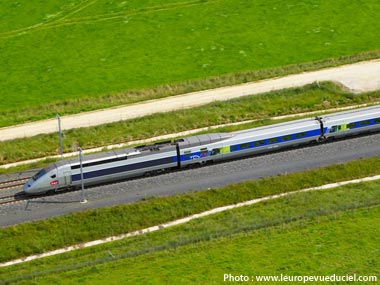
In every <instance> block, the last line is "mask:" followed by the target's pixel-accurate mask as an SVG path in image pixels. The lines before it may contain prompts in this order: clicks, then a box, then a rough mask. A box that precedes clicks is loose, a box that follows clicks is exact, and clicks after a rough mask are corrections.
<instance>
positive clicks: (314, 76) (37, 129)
mask: <svg viewBox="0 0 380 285" xmlns="http://www.w3.org/2000/svg"><path fill="white" fill-rule="evenodd" d="M315 81H335V82H339V83H340V84H342V85H344V86H346V87H347V88H348V89H350V90H351V91H353V92H365V91H372V90H378V89H380V60H372V61H366V62H359V63H354V64H349V65H342V66H339V67H334V68H326V69H321V70H317V71H310V72H304V73H301V74H294V75H288V76H284V77H280V78H273V79H268V80H262V81H258V82H253V83H246V84H241V85H236V86H228V87H223V88H217V89H212V90H206V91H200V92H193V93H189V94H183V95H179V96H172V97H168V98H163V99H159V100H152V101H147V102H142V103H138V104H133V105H128V106H122V107H118V108H111V109H105V110H99V111H93V112H87V113H81V114H77V115H71V116H64V117H62V118H61V121H62V129H63V130H67V129H73V128H79V127H90V126H96V125H101V124H105V123H110V122H117V121H121V120H127V119H132V118H136V117H142V116H146V115H149V114H153V113H157V112H167V111H173V110H177V109H184V108H191V107H194V106H201V105H204V104H207V103H211V102H214V101H221V100H229V99H233V98H237V97H242V96H247V95H253V94H260V93H264V92H270V91H273V90H279V89H284V88H291V87H297V86H303V85H306V84H310V83H313V82H315ZM56 131H57V121H56V119H55V118H54V119H51V120H45V121H39V122H34V123H28V124H24V125H18V126H12V127H6V128H1V129H0V141H2V140H10V139H15V138H23V137H30V136H34V135H37V134H42V133H52V132H56Z"/></svg>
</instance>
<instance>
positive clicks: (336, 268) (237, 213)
mask: <svg viewBox="0 0 380 285" xmlns="http://www.w3.org/2000/svg"><path fill="white" fill-rule="evenodd" d="M371 162H372V164H373V163H374V160H372V161H371ZM366 163H367V164H368V165H369V163H370V161H369V160H367V162H364V161H362V162H361V165H359V164H358V162H353V163H350V164H346V165H345V166H343V165H340V166H338V167H337V166H332V167H328V168H325V169H323V170H322V171H308V172H305V173H300V174H294V175H287V176H283V177H277V178H271V179H264V180H260V181H256V182H249V183H241V184H239V185H232V186H228V187H224V188H221V189H218V190H217V191H208V192H203V193H197V194H191V195H190V196H189V195H183V196H178V197H171V198H164V199H162V198H157V199H153V200H150V201H147V202H144V203H142V204H141V205H140V206H138V208H137V209H139V211H143V210H144V208H145V210H146V215H145V217H142V215H138V214H135V215H134V216H133V219H134V221H133V223H136V222H137V220H136V219H141V222H142V223H150V222H153V221H152V220H151V219H152V218H153V217H155V219H157V218H159V219H162V218H164V219H169V220H172V219H174V216H173V214H174V212H172V210H171V209H174V208H176V212H177V213H178V212H180V211H182V210H185V209H186V205H187V206H190V205H191V204H192V202H191V200H194V203H197V204H198V205H199V206H200V205H201V204H204V206H206V205H207V206H206V207H210V208H211V207H215V206H216V205H217V204H219V205H220V204H224V203H226V204H228V203H235V202H237V201H239V200H244V199H247V198H248V197H249V195H251V197H252V196H255V197H260V196H267V195H269V194H270V193H275V192H277V193H280V192H287V191H291V190H290V189H293V190H294V189H300V188H302V186H306V187H307V186H309V185H313V184H314V185H318V184H319V183H320V182H321V181H323V180H324V179H323V178H317V179H315V180H316V181H313V182H311V179H310V177H312V176H313V175H314V177H315V176H318V174H319V175H321V177H326V178H327V177H331V176H333V178H332V179H334V178H335V180H339V179H338V177H339V176H341V175H343V176H344V172H346V173H347V176H348V177H351V176H352V175H355V176H357V175H358V174H359V173H360V172H362V171H363V169H364V168H365V165H366ZM377 163H378V161H377ZM354 169H355V170H357V172H356V171H355V170H354ZM361 174H364V173H361ZM361 174H359V175H361ZM367 174H368V173H367ZM343 176H342V177H343ZM301 181H302V182H301ZM306 181H307V182H306ZM317 181H318V182H317ZM305 182H306V183H307V184H308V185H305ZM325 182H328V179H326V180H325ZM322 184H323V182H322ZM301 185H302V186H301ZM234 192H238V193H234ZM242 193H245V194H244V195H243V196H240V195H239V194H242ZM249 193H250V194H249ZM379 194H380V188H379V183H378V182H370V183H362V184H360V185H348V186H344V187H339V188H335V189H330V190H323V191H317V192H311V193H299V194H293V195H291V196H287V197H283V198H279V199H275V200H272V201H266V202H263V203H259V204H256V205H253V206H249V207H243V208H239V209H235V210H232V211H227V212H223V213H220V214H215V215H212V216H210V217H207V218H202V219H198V220H194V221H192V222H190V223H188V224H185V225H181V226H176V227H173V228H169V229H165V230H161V231H160V232H156V233H151V234H148V235H143V236H140V237H134V238H131V239H126V240H122V241H118V242H114V243H111V244H106V245H103V246H99V247H95V248H88V249H84V250H80V251H77V252H72V253H68V254H64V255H60V256H54V257H50V258H44V259H42V260H38V261H33V262H28V263H25V264H20V265H15V266H12V267H8V268H1V269H0V274H1V278H2V279H3V280H9V279H12V278H15V279H19V280H21V283H20V284H30V282H32V283H33V282H34V283H36V284H37V283H38V284H52V283H54V284H78V283H83V284H104V282H105V281H107V282H108V283H109V284H120V282H122V283H123V284H124V283H128V284H168V283H169V284H221V283H222V280H221V279H222V278H223V274H225V273H232V274H234V275H240V274H244V275H265V274H269V275H276V274H281V273H283V274H288V275H332V274H334V273H335V274H338V275H345V274H350V275H352V274H354V273H356V274H358V275H377V276H379V274H380V271H379V265H380V258H379V255H378V246H377V245H378V242H379V241H380V240H379V233H380V232H379V227H378V226H376V225H377V224H378V223H379V221H380V220H379V211H380V210H379V203H380V200H379V197H380V196H379ZM190 197H192V198H190ZM218 197H219V198H222V197H223V198H222V199H221V200H219V199H218ZM181 199H182V201H181ZM201 201H203V202H201ZM173 202H175V203H174V204H172V203H173ZM215 203H216V204H215ZM149 204H151V205H149ZM194 205H195V204H194ZM132 207H134V206H132ZM202 207H203V206H202ZM128 208H130V207H129V206H122V207H116V208H114V209H113V210H112V209H109V210H108V211H102V212H100V211H98V210H97V211H90V212H87V213H81V214H74V215H71V216H67V217H64V218H56V219H52V220H51V221H49V220H48V221H45V222H34V223H32V224H30V225H28V224H26V225H20V226H16V227H12V228H9V229H4V230H3V232H4V233H5V234H4V235H3V236H2V239H3V241H6V243H7V248H8V249H9V250H8V252H10V251H11V250H16V249H17V248H14V247H13V245H12V244H17V241H16V240H15V239H17V237H16V236H14V237H13V239H12V238H11V236H12V235H9V234H10V233H12V232H13V233H18V235H20V234H22V233H24V232H25V230H28V231H29V232H30V235H29V237H30V242H29V244H30V245H32V246H33V247H34V248H37V247H39V246H41V245H39V243H40V242H44V243H45V246H42V247H45V248H46V247H48V246H47V244H46V242H48V243H49V242H50V243H52V244H55V246H57V244H56V242H57V241H58V240H62V239H73V237H70V235H71V234H72V233H73V232H74V231H71V230H70V227H72V226H74V227H76V229H77V230H76V231H75V232H76V234H77V235H83V238H85V239H87V238H89V237H85V235H88V234H89V233H92V235H94V233H95V231H104V232H105V233H106V231H108V233H111V232H112V233H113V234H116V232H115V230H116V228H119V229H120V228H124V229H126V228H130V222H131V221H128V220H127V219H126V216H128V212H129V211H130V210H132V209H130V210H128ZM185 211H186V210H185ZM193 211H195V212H198V211H202V210H201V209H200V208H198V209H194V208H191V210H190V209H189V213H187V215H189V214H190V212H193ZM106 212H108V213H106ZM135 213H136V212H135ZM185 215H186V214H185ZM116 216H120V219H118V222H116V220H115V222H111V220H113V219H114V218H115V217H116ZM102 220H103V222H106V220H107V222H106V223H105V224H104V225H107V226H106V228H104V227H100V222H101V221H102ZM80 221H81V222H80ZM83 221H86V223H84V222H83ZM77 222H80V223H79V224H77V225H75V224H76V223H77ZM141 222H140V223H141ZM155 222H156V223H157V222H158V221H155ZM62 223H63V224H62ZM117 223H118V224H117ZM153 223H154V222H153ZM63 225H64V226H63ZM111 225H112V226H113V227H115V230H110V226H111ZM112 226H111V227H112ZM144 226H145V225H144V224H140V227H144ZM89 227H90V228H91V230H90V229H89ZM33 228H34V230H33ZM85 228H87V229H85ZM85 233H86V234H85ZM93 238H95V236H93ZM18 249H19V250H20V249H21V245H20V246H18ZM363 252H365V253H366V254H363ZM2 259H3V258H2ZM242 260H244V262H242ZM206 265H207V266H206ZM22 280H23V281H22Z"/></svg>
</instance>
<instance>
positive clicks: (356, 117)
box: [320, 105, 380, 124]
mask: <svg viewBox="0 0 380 285" xmlns="http://www.w3.org/2000/svg"><path fill="white" fill-rule="evenodd" d="M377 117H380V106H378V105H377V106H371V107H367V108H361V109H354V110H349V111H345V112H339V113H335V114H328V115H323V116H320V118H321V119H322V121H323V122H325V123H331V124H332V123H339V122H346V121H350V122H355V121H360V120H366V119H368V118H377Z"/></svg>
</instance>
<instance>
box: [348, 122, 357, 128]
mask: <svg viewBox="0 0 380 285" xmlns="http://www.w3.org/2000/svg"><path fill="white" fill-rule="evenodd" d="M355 127H356V123H349V124H348V125H347V128H349V129H353V128H355Z"/></svg>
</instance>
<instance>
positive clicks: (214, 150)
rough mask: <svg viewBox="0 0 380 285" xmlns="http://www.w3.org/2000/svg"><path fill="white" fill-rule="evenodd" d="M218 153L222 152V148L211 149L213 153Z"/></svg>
mask: <svg viewBox="0 0 380 285" xmlns="http://www.w3.org/2000/svg"><path fill="white" fill-rule="evenodd" d="M217 154H220V148H214V149H213V150H212V151H211V155H217Z"/></svg>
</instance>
